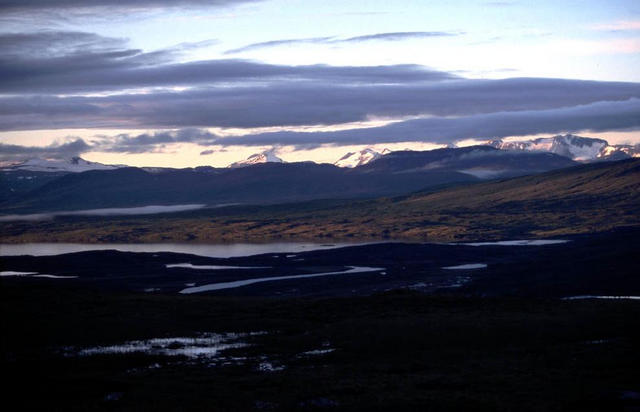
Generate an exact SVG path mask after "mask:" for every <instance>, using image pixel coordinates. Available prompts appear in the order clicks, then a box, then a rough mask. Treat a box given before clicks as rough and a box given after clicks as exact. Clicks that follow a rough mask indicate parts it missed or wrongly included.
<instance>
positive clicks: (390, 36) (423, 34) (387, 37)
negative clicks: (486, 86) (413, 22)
mask: <svg viewBox="0 0 640 412" xmlns="http://www.w3.org/2000/svg"><path fill="white" fill-rule="evenodd" d="M462 34H463V33H453V32H443V31H408V32H390V33H374V34H366V35H363V36H355V37H348V38H345V39H341V38H336V37H311V38H306V39H282V40H270V41H265V42H260V43H252V44H248V45H246V46H244V47H239V48H237V49H231V50H227V51H226V52H225V54H237V53H242V52H247V51H252V50H258V49H265V48H269V47H279V46H290V45H297V44H346V43H361V42H366V41H400V40H409V39H424V38H429V37H452V36H459V35H462Z"/></svg>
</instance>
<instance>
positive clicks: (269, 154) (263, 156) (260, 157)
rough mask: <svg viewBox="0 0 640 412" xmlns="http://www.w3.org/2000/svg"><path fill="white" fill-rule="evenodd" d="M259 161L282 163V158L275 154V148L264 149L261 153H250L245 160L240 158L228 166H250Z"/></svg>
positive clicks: (259, 162)
mask: <svg viewBox="0 0 640 412" xmlns="http://www.w3.org/2000/svg"><path fill="white" fill-rule="evenodd" d="M261 163H284V160H282V159H280V158H279V157H278V156H276V154H275V149H271V150H267V151H264V152H262V153H255V154H252V155H251V156H249V157H248V158H247V159H245V160H240V161H238V162H234V163H231V164H230V165H229V167H231V168H236V167H246V166H252V165H257V164H261Z"/></svg>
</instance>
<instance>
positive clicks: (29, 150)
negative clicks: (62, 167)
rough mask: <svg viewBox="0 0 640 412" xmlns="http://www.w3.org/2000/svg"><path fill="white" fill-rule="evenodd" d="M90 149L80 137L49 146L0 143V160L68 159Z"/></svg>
mask: <svg viewBox="0 0 640 412" xmlns="http://www.w3.org/2000/svg"><path fill="white" fill-rule="evenodd" d="M90 149H91V146H90V145H88V144H87V143H86V142H85V141H84V140H82V139H76V140H73V141H70V142H66V143H62V144H58V143H54V144H51V145H49V146H39V147H32V146H21V145H12V144H2V143H0V161H9V162H13V161H22V160H26V159H28V158H31V157H40V158H48V159H68V158H69V157H73V156H78V155H80V154H81V153H84V152H88V151H89V150H90Z"/></svg>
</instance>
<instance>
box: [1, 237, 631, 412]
mask: <svg viewBox="0 0 640 412" xmlns="http://www.w3.org/2000/svg"><path fill="white" fill-rule="evenodd" d="M638 238H639V231H638V230H637V229H618V230H615V231H611V232H607V233H604V234H599V235H592V236H574V237H572V238H571V242H568V243H564V244H554V245H547V246H453V245H433V244H431V245H421V244H382V245H380V244H378V245H368V246H359V247H350V248H341V249H334V250H323V251H317V252H308V253H302V254H298V255H296V256H286V255H284V256H283V255H281V254H267V255H260V256H255V257H246V258H233V259H212V258H204V257H197V256H193V255H177V254H167V253H159V254H149V253H124V252H115V251H106V252H105V251H103V252H83V253H76V254H71V255H62V256H52V257H39V258H35V257H15V258H3V260H2V270H3V271H9V270H12V271H41V273H42V272H44V270H45V269H46V270H47V273H48V274H54V275H58V276H70V275H75V276H78V277H77V278H65V279H50V278H34V277H30V276H24V277H2V278H0V281H1V282H2V283H1V284H0V286H1V288H0V298H1V302H2V330H1V336H2V367H1V370H2V375H3V378H4V379H3V381H4V382H5V383H4V385H3V386H2V393H3V404H5V405H15V406H12V408H11V410H60V411H70V410H77V411H85V410H105V411H108V410H130V411H139V410H154V411H155V410H172V411H174V410H178V411H182V410H189V411H191V410H193V411H201V410H213V411H218V410H220V411H237V410H436V411H439V410H442V411H450V410H486V411H494V410H503V411H507V410H518V411H547V410H582V411H585V410H587V411H603V410H606V411H636V410H640V372H639V371H640V352H638V350H637V348H638V347H640V300H632V299H577V300H563V299H561V297H568V296H575V295H585V294H588V295H636V296H637V295H640V282H639V281H638V273H640V272H639V271H638V270H637V268H638V261H637V245H638ZM178 262H189V263H191V264H193V265H222V264H227V265H231V264H233V265H238V266H240V265H242V266H261V265H269V266H270V268H269V269H258V274H252V273H251V271H252V270H254V269H247V270H210V271H207V270H202V269H199V270H194V269H189V268H174V269H171V268H166V266H165V265H166V264H168V263H169V264H170V263H178ZM469 263H485V264H487V265H488V266H487V267H486V268H482V269H470V270H462V271H458V270H447V269H442V266H445V265H460V264H469ZM351 265H366V266H370V267H380V268H381V269H380V270H378V271H376V272H372V273H366V274H347V275H336V276H326V277H318V278H311V279H296V280H282V281H271V282H263V283H259V284H254V285H250V286H245V287H240V288H234V289H226V290H220V291H214V292H209V293H204V294H190V295H181V294H179V293H178V291H179V290H180V288H182V287H184V283H197V284H200V283H211V282H221V281H232V280H237V279H241V280H246V279H247V278H251V277H256V276H259V277H265V276H275V275H282V274H287V273H295V274H298V273H301V271H304V272H305V273H318V272H326V271H328V270H333V271H339V270H341V269H344V268H345V267H347V266H351ZM382 272H384V273H385V274H384V275H383V274H382ZM461 278H464V279H461ZM179 285H180V286H179ZM148 287H150V289H149V290H151V291H152V292H150V293H145V292H138V291H139V290H143V289H142V288H148ZM227 333H236V334H238V335H226V334H227ZM212 334H222V335H212ZM158 338H163V339H161V340H158ZM184 338H188V339H184ZM123 344H125V345H128V346H122V345H123ZM217 345H223V346H217ZM224 345H226V346H224ZM143 347H144V350H141V349H140V348H143ZM136 348H137V349H136ZM216 349H218V350H216Z"/></svg>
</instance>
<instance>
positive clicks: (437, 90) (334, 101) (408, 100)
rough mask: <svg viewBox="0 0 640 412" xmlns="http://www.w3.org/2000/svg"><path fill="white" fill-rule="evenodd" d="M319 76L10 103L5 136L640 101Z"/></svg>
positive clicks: (615, 92)
mask: <svg viewBox="0 0 640 412" xmlns="http://www.w3.org/2000/svg"><path fill="white" fill-rule="evenodd" d="M249 67H250V68H251V67H252V65H251V64H250V65H249ZM279 67H280V66H279ZM306 68H309V69H310V70H315V69H316V68H315V67H314V68H310V66H307V67H306ZM317 69H318V71H316V72H315V74H316V75H317V76H318V77H317V79H316V80H314V81H271V82H264V83H263V84H262V83H258V84H251V85H245V86H241V87H240V86H238V87H230V86H225V87H206V88H205V87H201V88H197V89H189V90H185V91H181V92H167V91H155V92H149V93H146V94H122V95H114V96H90V97H89V96H85V97H55V96H12V97H5V98H0V130H18V129H23V130H26V129H46V128H71V127H82V128H92V127H96V128H97V127H118V128H144V129H148V128H159V129H173V128H185V127H240V128H243V127H271V126H302V125H335V124H341V123H347V122H355V121H364V120H368V119H370V118H371V117H383V118H403V117H411V116H426V115H431V116H469V115H474V114H486V113H493V112H502V111H523V110H546V109H560V108H563V107H570V106H576V105H585V104H590V103H595V102H598V101H622V100H628V99H630V98H634V97H635V98H640V84H638V83H617V82H594V81H581V80H560V79H528V78H520V79H517V78H516V79H506V80H456V81H445V82H426V83H423V82H417V83H414V82H411V81H407V82H406V83H407V84H393V85H389V84H358V83H354V84H341V83H338V82H336V81H334V79H335V78H336V72H333V69H334V68H330V67H320V68H317ZM324 69H326V71H325V72H324V73H323V70H324ZM335 69H337V71H338V73H339V72H340V70H343V72H342V73H340V76H342V77H340V78H344V77H345V75H346V74H349V73H351V74H353V75H354V76H356V78H358V79H360V78H361V76H362V74H363V73H367V74H368V75H371V76H373V77H374V78H382V77H384V76H386V75H390V74H391V73H395V75H396V76H398V78H401V76H400V74H399V73H407V72H406V71H404V69H403V68H402V67H397V66H391V67H378V68H335ZM351 70H353V72H351ZM358 75H359V76H360V77H357V76H358ZM407 75H408V76H409V77H411V75H412V73H411V72H410V71H409V72H408V73H407ZM396 80H397V79H396Z"/></svg>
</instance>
